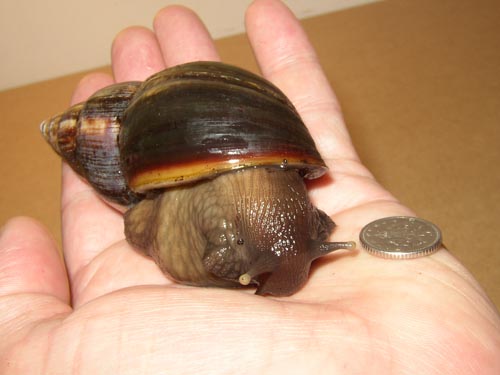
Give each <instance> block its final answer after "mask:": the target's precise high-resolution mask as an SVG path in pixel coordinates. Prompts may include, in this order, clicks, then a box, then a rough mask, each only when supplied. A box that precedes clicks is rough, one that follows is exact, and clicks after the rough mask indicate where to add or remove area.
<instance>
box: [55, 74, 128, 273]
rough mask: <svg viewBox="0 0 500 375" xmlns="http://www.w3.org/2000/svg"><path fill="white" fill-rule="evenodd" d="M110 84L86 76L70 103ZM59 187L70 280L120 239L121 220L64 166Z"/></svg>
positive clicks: (104, 79) (105, 78)
mask: <svg viewBox="0 0 500 375" xmlns="http://www.w3.org/2000/svg"><path fill="white" fill-rule="evenodd" d="M111 83H113V79H112V78H111V77H110V76H109V75H105V74H101V73H96V74H90V75H88V76H86V77H84V78H83V79H82V80H81V81H80V83H79V84H78V86H77V88H76V90H75V93H74V94H73V102H80V101H83V100H85V99H86V98H87V96H88V95H90V94H92V93H94V92H95V91H97V90H98V89H100V88H102V87H104V86H107V85H109V84H111ZM62 185H63V189H62V204H61V206H62V223H63V226H62V234H63V251H64V257H65V260H66V265H67V269H68V274H69V276H70V279H71V280H74V279H75V275H77V274H78V272H80V270H81V269H82V268H83V267H85V266H86V265H87V264H88V263H89V262H90V261H91V260H92V259H93V258H94V257H95V256H96V255H97V254H98V253H99V252H100V251H101V249H103V248H105V247H106V246H109V245H110V244H112V243H114V242H116V241H118V240H120V239H123V238H124V235H123V220H122V218H121V215H120V214H119V213H118V212H116V211H115V210H114V209H112V208H110V207H109V206H108V205H107V204H105V203H104V202H103V201H102V199H100V198H99V197H98V195H97V194H96V193H95V191H94V189H93V188H92V187H91V186H90V185H89V184H88V183H86V182H84V181H83V179H82V178H80V177H79V176H77V175H76V173H75V172H74V171H73V170H72V169H71V168H70V167H69V166H68V165H67V164H63V168H62ZM104 223H105V225H104Z"/></svg>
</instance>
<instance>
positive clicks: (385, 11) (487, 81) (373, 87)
mask: <svg viewBox="0 0 500 375" xmlns="http://www.w3.org/2000/svg"><path fill="white" fill-rule="evenodd" d="M499 16H500V2H499V1H498V0H476V1H473V2H472V1H469V0H440V1H435V0H419V1H410V0H387V1H382V2H376V3H372V4H369V5H365V6H360V7H356V8H351V9H348V10H344V11H340V12H336V13H329V14H326V15H322V16H318V17H313V18H310V19H307V20H304V21H303V25H304V27H305V29H306V31H307V33H308V34H309V37H310V38H311V41H312V42H313V44H314V45H315V47H316V48H317V50H318V53H319V57H320V60H321V63H322V65H323V67H324V69H325V71H326V74H327V76H328V78H329V80H330V82H331V83H332V85H333V87H334V88H335V90H336V92H337V95H338V97H339V100H340V102H341V104H342V106H343V109H344V113H345V118H346V122H347V124H348V127H349V130H350V132H351V134H352V137H353V141H354V144H355V146H356V148H357V150H358V152H359V154H360V155H361V157H362V159H363V161H364V162H365V163H366V164H367V165H368V167H369V168H370V169H371V170H372V171H373V172H374V174H375V176H376V177H377V179H378V180H379V181H380V182H381V183H383V184H384V185H385V186H386V187H387V188H388V189H389V190H390V191H391V192H392V193H394V194H395V195H396V196H397V197H399V198H400V199H401V201H402V202H404V203H405V204H407V205H409V206H410V207H412V208H413V209H414V210H416V212H417V213H418V214H419V215H420V216H422V217H424V218H427V219H429V220H431V221H433V222H435V223H436V224H438V225H439V226H440V227H441V229H442V231H443V235H444V241H445V244H446V246H447V247H448V248H449V249H450V251H451V252H452V253H453V254H455V256H457V257H458V258H459V259H460V260H461V261H462V262H463V263H464V264H465V265H466V266H467V267H468V268H469V269H470V270H471V271H472V272H473V273H474V275H475V276H476V277H477V278H478V280H479V281H480V283H481V284H482V285H483V286H484V288H485V289H486V291H487V292H488V293H489V295H490V296H491V297H492V299H493V300H494V301H495V302H496V304H497V306H499V305H500V245H499V240H498V225H499V224H500V203H499V202H500V172H499V165H500V131H499V128H500V48H499V46H500V22H498V20H499ZM110 42H111V40H107V41H106V43H107V44H109V43H110ZM217 47H218V49H219V51H220V53H221V55H222V57H223V59H224V60H225V61H226V62H230V63H234V64H237V65H240V66H242V67H244V68H249V69H252V70H255V69H256V65H255V63H254V62H253V57H252V54H251V51H250V49H249V47H248V44H247V41H246V39H245V37H244V36H242V35H238V36H233V37H229V38H225V39H221V40H219V41H217ZM103 69H104V70H109V69H108V68H103ZM81 76H82V74H75V75H69V76H66V77H63V78H60V79H55V80H50V81H47V82H43V83H38V84H33V85H30V86H26V87H23V88H19V89H13V90H8V91H4V92H0V140H1V141H2V147H0V160H2V163H0V176H1V178H0V192H1V193H2V194H1V198H0V199H1V204H0V223H3V222H4V221H5V220H6V219H7V218H8V217H11V216H13V215H19V214H25V215H31V216H34V217H36V218H38V219H39V220H41V221H42V222H43V223H45V224H46V225H47V226H48V227H49V229H50V230H51V231H52V233H54V236H55V237H56V238H57V239H58V240H59V241H60V217H59V209H60V207H59V194H60V187H59V186H60V171H59V166H60V162H59V160H58V158H57V157H56V156H55V154H54V153H52V151H51V150H49V147H48V146H47V145H45V144H44V142H43V140H42V138H41V136H40V135H39V134H38V124H39V123H40V121H41V120H42V119H44V118H45V117H48V116H49V115H51V114H53V113H55V112H57V111H59V110H62V109H64V108H65V107H66V106H67V105H68V101H69V98H70V95H71V92H72V90H73V88H74V86H75V84H76V82H77V81H78V80H79V79H80V78H81Z"/></svg>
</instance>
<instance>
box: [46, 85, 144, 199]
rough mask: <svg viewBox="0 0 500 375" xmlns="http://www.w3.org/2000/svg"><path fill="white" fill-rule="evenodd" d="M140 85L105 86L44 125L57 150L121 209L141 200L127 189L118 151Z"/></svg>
mask: <svg viewBox="0 0 500 375" xmlns="http://www.w3.org/2000/svg"><path fill="white" fill-rule="evenodd" d="M139 85H140V82H127V83H119V84H115V85H112V86H108V87H105V88H103V89H101V90H99V91H97V92H96V93H95V94H94V95H92V96H91V97H90V98H89V99H88V100H87V101H86V102H84V103H79V104H76V105H74V106H72V107H71V108H69V109H68V110H67V111H65V112H63V113H61V114H58V115H56V116H54V117H52V118H51V119H49V120H46V121H43V122H42V123H41V125H40V131H41V133H42V135H43V136H44V138H45V139H46V141H47V142H48V143H49V144H50V145H51V146H52V148H53V149H54V151H56V152H57V153H58V154H59V155H60V156H61V157H62V158H63V159H64V160H65V161H66V162H67V163H68V164H69V165H70V166H71V167H72V168H73V169H74V170H75V171H76V172H77V173H78V174H79V175H81V176H82V177H84V178H85V179H86V180H87V181H88V182H89V183H90V184H91V185H92V186H93V187H94V188H95V189H96V190H97V191H98V192H99V193H100V194H101V195H102V196H103V197H104V198H105V199H106V200H108V201H110V202H112V203H115V204H118V205H121V206H129V205H130V204H133V203H135V202H137V201H138V200H139V199H140V197H139V196H138V195H137V194H136V193H134V192H132V191H131V190H130V189H129V188H128V186H127V182H126V180H125V176H124V173H123V172H122V169H121V162H120V151H119V148H118V136H119V133H120V128H121V117H122V115H123V112H124V111H125V109H126V108H127V107H128V105H129V102H130V100H131V99H132V97H133V95H134V94H135V92H136V91H137V88H138V87H139Z"/></svg>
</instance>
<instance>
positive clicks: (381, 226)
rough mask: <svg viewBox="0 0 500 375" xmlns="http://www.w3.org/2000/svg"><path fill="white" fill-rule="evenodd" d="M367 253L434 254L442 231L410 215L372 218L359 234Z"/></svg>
mask: <svg viewBox="0 0 500 375" xmlns="http://www.w3.org/2000/svg"><path fill="white" fill-rule="evenodd" d="M359 240H360V241H361V244H362V245H363V248H365V250H366V251H368V252H369V253H370V254H373V255H377V256H380V257H383V258H392V259H411V258H417V257H421V256H425V255H429V254H432V253H434V252H435V251H436V250H437V249H439V246H440V245H441V231H440V230H439V228H438V227H437V226H436V225H434V224H432V223H431V222H429V221H427V220H423V219H419V218H416V217H410V216H392V217H386V218H382V219H379V220H375V221H372V222H371V223H369V224H368V225H366V226H365V227H364V228H363V229H362V230H361V233H360V234H359Z"/></svg>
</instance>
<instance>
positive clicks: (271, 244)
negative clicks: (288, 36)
mask: <svg viewBox="0 0 500 375" xmlns="http://www.w3.org/2000/svg"><path fill="white" fill-rule="evenodd" d="M40 128H41V132H42V134H43V136H44V138H45V139H46V140H47V142H48V143H49V144H50V145H51V146H52V148H53V149H54V150H55V151H56V152H57V153H58V154H59V155H60V156H61V157H62V158H63V159H64V160H65V161H66V162H67V163H68V164H69V165H70V166H71V167H72V168H73V170H75V171H76V172H77V173H78V174H79V175H80V176H82V177H83V178H84V179H85V180H86V181H87V182H88V183H90V184H91V185H92V186H93V187H94V188H95V190H96V191H97V192H98V193H99V194H100V196H102V197H103V199H105V200H106V201H107V202H108V203H110V204H111V205H112V206H114V207H115V208H118V209H121V211H122V212H124V224H125V236H126V239H127V241H128V242H129V243H130V244H131V245H132V246H133V247H135V248H136V249H139V250H140V251H142V252H144V253H145V254H146V255H149V256H151V257H152V258H153V259H154V260H155V262H156V263H157V264H158V266H159V267H160V268H161V270H162V271H163V272H164V273H165V274H166V275H168V276H169V277H170V278H172V279H173V280H175V281H177V282H180V283H184V284H189V285H196V286H218V287H229V288H230V287H243V286H247V285H253V286H256V287H257V290H256V294H259V295H275V296H288V295H291V294H293V293H295V292H296V291H298V290H299V289H300V288H301V287H302V286H303V285H304V284H305V283H306V281H307V279H308V275H309V270H310V265H311V262H312V261H313V260H314V259H316V258H318V257H321V256H323V255H325V254H328V253H330V252H332V251H334V250H337V249H350V248H353V246H354V243H353V242H328V237H329V235H330V233H331V232H332V230H333V228H334V226H335V224H334V222H333V221H332V220H331V219H330V217H329V216H328V215H326V214H325V213H324V212H323V211H321V210H319V209H317V208H315V207H314V206H313V205H312V203H311V201H310V200H309V198H308V194H307V189H306V185H305V182H304V179H315V178H318V177H320V176H322V175H323V174H324V173H325V172H326V170H327V167H326V165H325V163H324V161H323V159H322V158H321V156H320V154H319V152H318V151H317V149H316V146H315V144H314V141H313V139H312V137H311V135H310V134H309V132H308V130H307V128H306V126H305V125H304V123H303V122H302V120H301V118H300V116H299V115H298V113H297V111H296V109H295V108H294V107H293V105H292V104H291V102H290V101H289V100H288V98H287V97H286V96H285V95H284V94H283V93H282V92H281V91H280V90H279V89H278V88H277V87H276V86H274V85H273V84H272V83H270V82H268V81H267V80H265V79H263V78H261V77H260V76H258V75H255V74H253V73H251V72H248V71H245V70H243V69H240V68H237V67H235V66H231V65H227V64H223V63H218V62H203V61H201V62H192V63H187V64H182V65H178V66H175V67H172V68H169V69H166V70H163V71H161V72H159V73H157V74H155V75H153V76H151V77H150V78H148V79H147V80H146V81H144V82H126V83H118V84H114V85H111V86H108V87H105V88H103V89H101V90H99V91H98V92H96V93H95V94H94V95H93V96H91V97H90V98H89V99H88V100H87V101H86V102H84V103H80V104H76V105H74V106H72V107H71V108H69V109H68V110H67V111H65V112H64V113H62V114H59V115H56V116H54V117H52V118H51V119H49V120H46V121H44V122H42V124H41V126H40Z"/></svg>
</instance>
